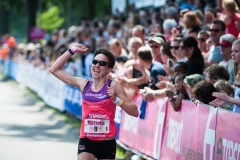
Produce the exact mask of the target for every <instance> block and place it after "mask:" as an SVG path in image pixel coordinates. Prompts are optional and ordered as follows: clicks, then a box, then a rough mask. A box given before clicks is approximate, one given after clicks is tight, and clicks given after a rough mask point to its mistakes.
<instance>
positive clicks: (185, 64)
mask: <svg viewBox="0 0 240 160" xmlns="http://www.w3.org/2000/svg"><path fill="white" fill-rule="evenodd" d="M177 65H178V66H180V67H181V68H182V69H184V70H185V71H188V64H187V63H185V62H177V63H175V65H174V67H175V66H177Z"/></svg>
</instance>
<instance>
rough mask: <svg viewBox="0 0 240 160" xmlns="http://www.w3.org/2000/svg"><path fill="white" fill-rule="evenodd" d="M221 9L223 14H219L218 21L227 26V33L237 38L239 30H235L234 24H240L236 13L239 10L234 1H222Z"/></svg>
mask: <svg viewBox="0 0 240 160" xmlns="http://www.w3.org/2000/svg"><path fill="white" fill-rule="evenodd" d="M222 8H223V12H224V13H219V14H218V16H219V19H220V20H223V21H224V23H225V24H226V26H227V32H228V33H230V34H232V35H234V36H235V37H238V34H239V33H240V30H239V29H237V27H236V23H239V22H240V14H239V13H237V12H238V11H239V8H238V6H237V4H236V2H235V1H234V0H223V2H222Z"/></svg>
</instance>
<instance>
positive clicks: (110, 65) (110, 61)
mask: <svg viewBox="0 0 240 160" xmlns="http://www.w3.org/2000/svg"><path fill="white" fill-rule="evenodd" d="M99 54H103V55H105V56H106V57H107V59H108V68H113V67H114V66H115V61H116V58H115V56H114V54H113V53H112V52H110V51H109V50H107V49H98V50H96V51H95V52H94V54H93V57H96V56H97V55H99Z"/></svg>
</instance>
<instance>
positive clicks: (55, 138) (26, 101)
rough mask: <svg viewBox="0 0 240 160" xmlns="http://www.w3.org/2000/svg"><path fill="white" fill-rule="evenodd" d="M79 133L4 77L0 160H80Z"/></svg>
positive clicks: (0, 80) (0, 85) (0, 98)
mask: <svg viewBox="0 0 240 160" xmlns="http://www.w3.org/2000/svg"><path fill="white" fill-rule="evenodd" d="M78 134H79V132H78V130H77V129H74V128H73V127H71V126H70V125H68V124H66V123H65V122H64V120H63V119H62V118H61V117H59V116H57V115H56V114H54V113H53V112H52V111H51V110H49V109H46V108H45V107H44V104H43V103H42V102H39V101H37V100H35V99H34V98H32V97H31V96H30V95H29V94H28V93H27V92H26V91H25V90H24V89H21V88H20V87H19V85H17V84H14V83H13V82H10V81H9V80H7V79H4V78H3V77H2V76H1V75H0V160H76V159H77V143H78Z"/></svg>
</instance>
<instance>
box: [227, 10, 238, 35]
mask: <svg viewBox="0 0 240 160" xmlns="http://www.w3.org/2000/svg"><path fill="white" fill-rule="evenodd" d="M236 21H240V14H239V13H235V14H233V15H232V16H231V22H230V23H229V24H228V25H227V32H228V33H229V34H232V35H234V36H235V37H236V38H238V34H239V32H240V30H238V29H237V27H236V26H235V22H236Z"/></svg>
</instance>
